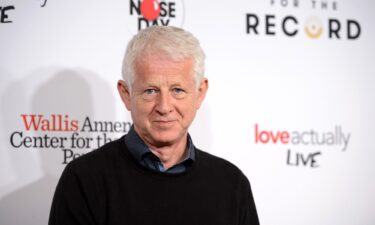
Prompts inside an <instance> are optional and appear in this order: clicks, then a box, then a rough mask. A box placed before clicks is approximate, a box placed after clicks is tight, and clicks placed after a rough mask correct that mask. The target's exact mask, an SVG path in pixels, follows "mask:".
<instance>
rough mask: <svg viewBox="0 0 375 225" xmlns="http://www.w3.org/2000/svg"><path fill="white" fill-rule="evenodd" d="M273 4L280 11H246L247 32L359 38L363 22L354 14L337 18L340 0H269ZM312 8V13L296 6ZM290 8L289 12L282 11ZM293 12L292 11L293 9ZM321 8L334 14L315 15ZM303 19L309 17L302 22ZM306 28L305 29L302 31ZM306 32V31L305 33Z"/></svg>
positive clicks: (331, 38) (309, 36)
mask: <svg viewBox="0 0 375 225" xmlns="http://www.w3.org/2000/svg"><path fill="white" fill-rule="evenodd" d="M269 4H270V8H271V9H272V10H274V9H277V10H278V13H277V14H276V13H265V14H261V13H254V12H251V13H246V15H245V16H246V34H247V35H249V36H257V35H265V36H287V37H291V38H294V37H298V36H304V37H307V38H309V39H321V38H327V39H330V40H357V39H358V38H359V37H360V36H361V24H360V23H359V22H358V21H357V20H355V19H353V18H345V17H342V18H336V15H337V14H336V12H337V11H338V8H339V7H338V2H337V1H325V0H324V1H323V0H322V1H317V0H311V1H300V0H293V1H292V0H279V1H276V0H269ZM300 9H303V10H305V11H304V12H306V10H308V11H311V14H312V15H310V16H306V17H305V16H300V14H298V15H297V13H296V12H297V10H300ZM282 10H288V14H282V13H279V12H282ZM291 11H292V12H294V13H290V12H291ZM318 11H324V12H325V13H324V15H326V12H329V13H330V15H331V16H317V15H314V14H316V13H317V12H318ZM302 21H306V22H305V23H303V22H302ZM303 31H304V32H303ZM303 34H305V35H303Z"/></svg>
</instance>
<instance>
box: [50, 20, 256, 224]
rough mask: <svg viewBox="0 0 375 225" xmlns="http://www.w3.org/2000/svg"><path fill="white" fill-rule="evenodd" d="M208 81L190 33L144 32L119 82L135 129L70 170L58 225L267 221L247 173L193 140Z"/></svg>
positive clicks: (55, 215)
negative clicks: (261, 215) (191, 133)
mask: <svg viewBox="0 0 375 225" xmlns="http://www.w3.org/2000/svg"><path fill="white" fill-rule="evenodd" d="M203 74H204V53H203V51H202V49H201V47H200V45H199V42H198V40H197V39H196V38H195V37H193V36H192V35H191V34H190V33H188V32H186V31H184V30H182V29H180V28H175V27H157V26H154V27H150V28H147V29H145V30H142V31H140V32H139V33H138V34H137V35H135V36H134V37H133V39H132V40H131V41H130V43H129V44H128V47H127V50H126V54H125V58H124V63H123V77H124V81H123V80H120V81H118V84H117V88H118V91H119V94H120V96H121V99H122V101H123V102H124V103H125V106H126V108H127V109H128V110H129V111H130V112H131V116H132V119H133V123H134V124H133V126H132V128H131V130H130V131H129V133H128V134H127V135H126V136H124V137H122V138H120V139H118V140H116V141H113V142H111V143H108V144H106V145H104V146H102V147H101V148H99V149H98V150H95V151H92V152H91V153H88V154H86V155H84V156H81V157H80V158H78V159H76V160H74V161H72V162H71V163H70V164H69V165H68V166H67V167H66V169H65V171H64V172H63V174H62V176H61V178H60V181H59V184H58V186H57V188H56V192H55V196H54V200H53V203H52V208H51V213H50V220H49V224H50V225H55V224H64V225H75V224H81V225H90V224H98V225H99V224H108V225H109V224H130V225H138V224H139V225H148V224H153V225H155V224H156V225H159V224H160V225H169V224H170V225H172V224H173V225H185V224H186V225H200V224H202V225H210V224H212V225H221V224H222V225H232V224H233V225H235V224H236V225H237V224H239V225H253V224H254V225H256V224H259V222H258V216H257V212H256V209H255V204H254V200H253V197H252V193H251V189H250V184H249V182H248V180H247V178H246V177H245V176H244V174H243V173H242V172H241V171H240V170H239V169H238V168H237V167H235V166H234V165H233V164H231V163H229V162H228V161H225V160H223V159H220V158H218V157H215V156H213V155H210V154H208V153H205V152H203V151H201V150H199V149H197V148H196V147H195V146H194V145H193V142H192V140H191V138H190V136H189V134H188V128H189V126H190V124H191V123H192V121H193V119H194V117H195V113H196V111H197V110H198V108H199V107H200V105H201V103H202V101H203V99H204V97H205V94H206V92H207V89H208V80H207V79H206V78H204V77H203Z"/></svg>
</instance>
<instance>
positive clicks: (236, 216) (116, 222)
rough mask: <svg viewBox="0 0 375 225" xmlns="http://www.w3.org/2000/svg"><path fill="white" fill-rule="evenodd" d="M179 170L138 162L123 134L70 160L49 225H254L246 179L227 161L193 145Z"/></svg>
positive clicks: (55, 199)
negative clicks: (186, 166) (189, 161)
mask: <svg viewBox="0 0 375 225" xmlns="http://www.w3.org/2000/svg"><path fill="white" fill-rule="evenodd" d="M194 150H195V160H196V161H195V162H194V164H193V166H192V167H191V168H189V169H187V170H186V171H185V172H182V173H177V174H173V173H162V172H159V171H155V170H150V169H147V168H145V167H142V166H140V165H139V164H138V163H137V161H136V160H135V158H133V157H132V155H131V154H130V153H129V151H128V149H127V147H126V145H125V144H124V136H123V137H122V138H120V139H118V140H116V141H113V142H110V143H108V144H106V145H104V146H102V147H101V148H99V149H97V150H94V151H92V152H90V153H87V154H85V155H83V156H81V157H79V158H77V159H75V160H73V161H72V162H71V163H69V164H68V165H67V166H66V168H65V170H64V172H63V173H62V175H61V178H60V180H59V183H58V185H57V187H56V191H55V195H54V198H53V202H52V207H51V212H50V218H49V225H120V224H121V225H127V224H129V225H151V224H152V225H211V224H212V225H258V224H259V221H258V216H257V212H256V208H255V204H254V199H253V196H252V192H251V188H250V184H249V181H248V180H247V178H246V177H245V175H244V174H243V173H242V172H241V171H240V170H239V169H238V168H237V167H236V166H234V165H233V164H231V163H230V162H228V161H226V160H224V159H221V158H218V157H216V156H213V155H211V154H209V153H206V152H203V151H201V150H199V149H197V148H195V147H194Z"/></svg>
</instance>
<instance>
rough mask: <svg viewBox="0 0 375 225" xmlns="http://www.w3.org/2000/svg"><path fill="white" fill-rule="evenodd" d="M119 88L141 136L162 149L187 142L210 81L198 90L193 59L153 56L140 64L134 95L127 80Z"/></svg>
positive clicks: (136, 75) (148, 142)
mask: <svg viewBox="0 0 375 225" xmlns="http://www.w3.org/2000/svg"><path fill="white" fill-rule="evenodd" d="M118 86H119V91H120V95H121V97H122V99H123V101H124V102H125V105H126V107H127V109H128V110H130V111H131V115H132V118H133V122H134V128H135V130H136V131H137V133H138V134H139V135H140V136H141V138H142V139H143V140H144V141H145V142H146V144H148V145H149V146H150V145H151V146H155V147H162V146H167V145H172V144H177V143H179V142H181V141H186V136H187V130H188V127H189V126H190V124H191V123H192V121H193V119H194V117H195V113H196V111H197V109H198V108H199V106H200V104H201V102H202V101H203V99H204V96H205V93H206V91H207V87H208V81H207V79H204V80H203V81H202V82H201V84H200V86H199V87H198V88H197V87H196V85H195V81H194V79H193V61H192V60H191V59H186V60H183V61H181V62H173V61H170V60H167V59H165V58H163V57H158V56H157V55H152V56H149V57H147V58H144V59H143V60H140V61H138V63H137V64H136V70H135V79H134V83H133V86H132V89H131V93H130V92H129V89H128V88H127V87H126V86H125V83H124V82H123V81H122V83H121V81H120V82H119V84H118ZM121 87H122V88H121Z"/></svg>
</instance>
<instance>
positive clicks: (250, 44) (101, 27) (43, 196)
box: [0, 0, 375, 225]
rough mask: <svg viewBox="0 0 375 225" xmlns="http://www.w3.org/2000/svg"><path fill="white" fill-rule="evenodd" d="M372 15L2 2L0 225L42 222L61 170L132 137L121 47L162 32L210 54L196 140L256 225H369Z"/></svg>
mask: <svg viewBox="0 0 375 225" xmlns="http://www.w3.org/2000/svg"><path fill="white" fill-rule="evenodd" d="M142 4H147V5H150V4H151V5H152V4H159V7H160V11H154V10H153V8H152V7H151V8H150V7H147V6H145V7H141V5H142ZM374 10H375V3H374V2H373V1H370V0H364V1H354V0H234V1H215V0H209V1H198V0H161V1H154V0H151V1H150V0H143V1H140V0H115V1H104V0H101V1H91V0H80V1H77V0H65V1H56V0H29V1H24V0H3V1H1V2H0V57H1V60H0V138H1V142H0V224H4V225H21V224H30V225H41V224H46V223H47V220H48V214H49V208H50V205H51V200H52V196H53V192H54V189H55V187H56V184H57V181H58V179H59V176H60V175H61V172H62V170H63V169H64V167H65V166H66V164H67V163H69V162H70V161H72V160H73V159H75V158H77V157H80V156H81V155H83V154H85V153H87V152H89V151H91V150H92V149H95V148H97V147H98V146H101V145H103V144H104V143H106V142H108V141H110V140H113V139H116V138H118V137H120V136H122V135H124V134H126V133H127V132H128V130H129V128H130V126H131V124H132V121H131V117H130V115H129V113H128V112H127V111H126V109H125V107H124V106H123V104H122V102H121V100H120V98H119V96H118V94H117V90H116V82H117V80H118V79H121V63H122V57H123V54H124V51H125V47H126V44H127V42H128V41H129V40H130V38H131V37H132V36H133V35H134V34H135V33H137V31H138V30H140V29H143V28H145V27H148V26H168V25H173V26H178V27H182V28H184V29H186V30H189V31H191V32H192V33H193V34H194V35H195V36H197V37H198V39H199V40H200V41H201V44H202V46H203V48H204V50H205V52H206V55H207V61H206V67H207V69H206V77H207V78H208V79H209V82H210V88H209V92H208V96H207V98H206V100H205V102H204V104H203V106H202V108H201V109H200V110H199V112H198V115H197V118H196V120H195V121H194V124H193V125H192V127H191V131H190V133H191V135H192V137H193V140H194V143H195V145H197V146H198V147H200V148H202V149H204V150H205V151H207V152H210V153H212V154H215V155H218V156H220V157H223V158H226V159H228V160H229V161H231V162H233V163H234V164H236V165H237V166H238V167H240V169H241V170H242V171H244V173H245V174H246V175H247V176H248V178H249V180H250V182H251V184H252V189H253V194H254V197H255V201H256V205H257V209H258V213H259V217H260V221H261V224H265V225H275V224H277V225H301V224H304V225H315V224H320V225H332V224H340V225H373V224H375V214H374V208H375V201H374V200H375V179H374V178H375V163H374V159H375V149H374V148H375V147H374V141H375V132H374V131H373V129H374V127H375V118H374V115H375V61H374V59H375V26H374V21H375V14H374ZM155 14H156V17H157V19H156V20H153V21H150V20H149V18H151V17H153V16H155Z"/></svg>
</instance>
